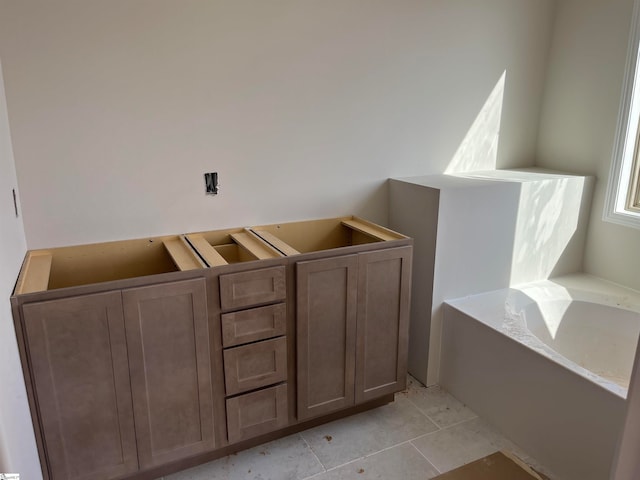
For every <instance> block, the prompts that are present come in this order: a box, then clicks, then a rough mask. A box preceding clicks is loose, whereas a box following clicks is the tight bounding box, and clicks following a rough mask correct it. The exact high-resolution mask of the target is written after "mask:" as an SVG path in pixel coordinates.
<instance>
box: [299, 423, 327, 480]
mask: <svg viewBox="0 0 640 480" xmlns="http://www.w3.org/2000/svg"><path fill="white" fill-rule="evenodd" d="M298 436H299V437H300V438H301V439H302V441H303V442H304V443H305V445H306V446H307V448H308V449H309V451H310V452H311V453H312V454H313V456H314V457H315V459H316V460H317V461H318V463H319V464H320V467H322V472H318V473H314V474H313V476H315V475H320V474H321V473H325V472H326V471H327V467H325V466H324V463H322V461H320V458H318V455H316V452H314V451H313V448H312V447H311V445H309V442H307V439H306V438H304V437H303V436H302V434H301V433H298ZM309 478H311V477H309Z"/></svg>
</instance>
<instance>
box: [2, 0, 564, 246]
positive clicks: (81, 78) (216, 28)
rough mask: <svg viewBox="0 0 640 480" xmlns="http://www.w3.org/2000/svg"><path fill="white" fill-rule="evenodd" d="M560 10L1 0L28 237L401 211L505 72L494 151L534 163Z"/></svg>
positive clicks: (292, 0)
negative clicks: (391, 207)
mask: <svg viewBox="0 0 640 480" xmlns="http://www.w3.org/2000/svg"><path fill="white" fill-rule="evenodd" d="M554 5H555V1H554V0H484V1H482V2H478V1H476V0H454V1H441V0H396V1H388V0H327V1H320V2H301V1H298V0H277V1H271V2H264V1H257V0H254V1H248V0H234V1H212V0H136V1H135V2H132V1H130V0H108V1H107V0H99V1H98V0H85V1H71V0H58V1H56V2H43V1H35V0H21V1H19V2H17V1H14V2H2V3H0V58H2V60H3V63H4V65H5V84H6V90H7V100H8V104H9V117H10V123H11V128H12V137H13V142H14V151H15V158H16V165H17V171H18V180H19V182H20V186H21V194H22V203H23V206H24V214H25V215H24V216H25V230H26V236H27V242H28V245H29V247H31V248H36V247H43V246H55V245H61V244H70V243H82V242H92V241H102V240H107V239H116V238H125V237H136V236H146V235H155V234H162V233H170V232H183V231H194V230H201V229H211V228H217V227H225V226H232V225H243V224H252V223H269V222H271V221H282V220H294V219H301V218H313V217H322V216H333V215H340V214H348V213H356V214H360V215H363V216H365V217H368V218H370V219H372V220H374V221H379V222H383V223H386V221H387V213H388V212H387V210H388V207H387V199H388V194H387V186H386V183H385V181H386V179H387V178H388V177H395V176H411V175H424V174H429V173H439V172H444V171H445V170H446V169H447V167H448V166H449V164H450V163H451V161H452V158H453V157H454V154H455V153H456V151H457V150H458V147H459V146H460V144H461V142H462V141H463V139H465V137H466V136H467V132H468V131H469V129H470V128H471V127H472V125H474V129H473V136H472V137H473V138H477V137H479V136H481V135H482V130H481V128H480V127H481V126H482V120H483V117H482V114H480V112H481V111H482V109H483V107H484V106H485V103H487V100H489V99H490V97H491V94H492V92H495V90H496V89H495V88H494V87H496V85H499V86H501V84H500V80H501V77H502V75H503V73H504V72H505V71H506V75H505V81H504V91H502V90H501V89H500V90H499V92H500V96H501V98H500V99H496V98H495V95H494V97H492V98H491V100H490V102H489V103H490V104H491V105H492V106H495V105H499V103H497V101H498V100H500V101H501V102H502V103H501V106H502V107H501V108H502V110H501V111H502V116H501V119H500V120H501V121H500V132H499V144H498V148H497V155H496V156H495V158H494V159H493V162H494V163H495V165H496V166H498V167H515V166H527V165H531V164H533V161H534V158H535V147H536V139H537V125H538V116H539V107H540V103H541V92H542V87H543V79H544V73H545V66H546V57H547V52H548V45H549V38H550V31H551V28H552V19H553V14H554ZM491 121H492V122H493V123H492V124H495V118H493V117H492V119H491ZM489 140H490V141H489V144H490V143H491V141H492V140H491V139H489ZM467 148H469V145H465V149H467ZM458 160H459V159H458ZM462 168H464V167H462ZM205 171H218V172H219V174H220V183H221V194H220V195H218V197H207V196H205V195H204V191H203V190H204V181H203V177H202V175H203V173H204V172H205Z"/></svg>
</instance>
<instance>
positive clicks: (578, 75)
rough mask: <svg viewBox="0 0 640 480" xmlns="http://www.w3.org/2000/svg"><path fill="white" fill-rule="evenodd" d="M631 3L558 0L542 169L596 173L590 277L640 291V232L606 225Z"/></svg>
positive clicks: (541, 150) (542, 122)
mask: <svg viewBox="0 0 640 480" xmlns="http://www.w3.org/2000/svg"><path fill="white" fill-rule="evenodd" d="M632 10H633V0H607V1H606V2H605V1H602V0H560V1H559V2H558V10H557V18H556V25H555V30H554V38H553V44H552V45H553V46H552V50H551V54H550V60H549V68H548V77H547V81H546V86H545V96H544V103H543V109H542V114H541V119H540V136H539V143H538V161H537V164H538V165H539V166H544V167H549V168H555V169H560V170H566V171H571V172H575V173H583V174H589V175H596V176H597V178H598V182H597V184H596V189H595V195H594V201H593V206H592V210H591V222H590V225H589V232H588V235H587V246H586V252H585V258H584V269H585V271H586V272H588V273H591V274H594V275H596V276H599V277H603V278H606V279H609V280H611V281H614V282H616V283H619V284H622V285H625V286H628V287H631V288H634V289H636V290H638V289H640V275H639V274H638V272H640V255H637V252H638V245H640V230H637V229H632V228H629V227H624V226H619V225H615V224H612V223H608V222H603V221H602V213H603V209H604V195H605V190H606V187H607V179H608V175H609V168H610V163H611V156H612V150H613V142H614V134H615V129H616V121H617V116H618V109H619V105H620V95H621V89H622V78H623V74H624V67H625V58H626V53H627V42H628V35H629V29H630V22H631V13H632Z"/></svg>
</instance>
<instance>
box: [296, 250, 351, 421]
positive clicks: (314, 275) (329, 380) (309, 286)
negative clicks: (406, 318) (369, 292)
mask: <svg viewBox="0 0 640 480" xmlns="http://www.w3.org/2000/svg"><path fill="white" fill-rule="evenodd" d="M296 268H297V275H296V283H297V294H296V295H297V340H296V341H297V366H298V418H299V419H300V420H304V419H307V418H311V417H315V416H318V415H323V414H325V413H329V412H332V411H334V410H341V409H343V408H345V407H349V406H351V405H353V403H354V374H355V334H356V303H357V294H358V287H357V281H358V278H357V277H358V275H357V270H358V256H357V255H346V256H342V257H332V258H326V259H321V260H312V261H307V262H298V263H297V264H296Z"/></svg>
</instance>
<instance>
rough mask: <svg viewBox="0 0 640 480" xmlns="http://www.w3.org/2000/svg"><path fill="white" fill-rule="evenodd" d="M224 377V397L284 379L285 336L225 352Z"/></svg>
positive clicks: (285, 364) (285, 366) (285, 358)
mask: <svg viewBox="0 0 640 480" xmlns="http://www.w3.org/2000/svg"><path fill="white" fill-rule="evenodd" d="M224 377H225V386H226V390H227V395H235V394H236V393H240V392H246V391H247V390H252V389H254V388H260V387H265V386H267V385H271V384H274V383H277V382H282V381H283V380H286V378H287V339H286V337H280V338H274V339H273V340H265V341H263V342H258V343H252V344H251V345H245V346H243V347H235V348H230V349H228V350H225V351H224Z"/></svg>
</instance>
